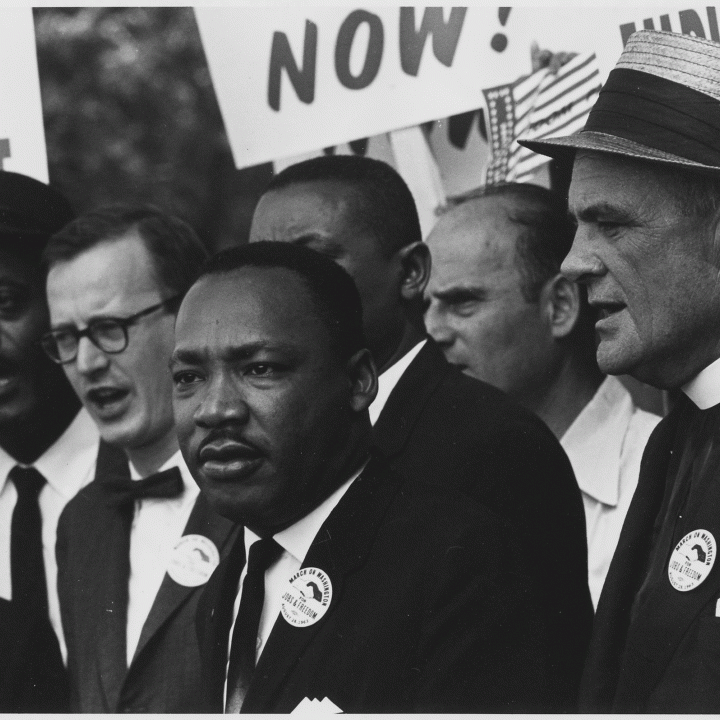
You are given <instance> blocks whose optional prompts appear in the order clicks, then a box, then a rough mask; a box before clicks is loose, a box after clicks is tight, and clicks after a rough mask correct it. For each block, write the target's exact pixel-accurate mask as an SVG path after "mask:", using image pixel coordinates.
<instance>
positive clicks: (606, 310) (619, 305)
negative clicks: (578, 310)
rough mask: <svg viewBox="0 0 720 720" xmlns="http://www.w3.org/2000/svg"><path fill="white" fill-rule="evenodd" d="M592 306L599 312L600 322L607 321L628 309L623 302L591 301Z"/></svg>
mask: <svg viewBox="0 0 720 720" xmlns="http://www.w3.org/2000/svg"><path fill="white" fill-rule="evenodd" d="M590 305H592V307H593V308H595V309H596V310H597V311H598V316H599V319H598V322H600V321H602V320H606V319H607V318H609V317H611V316H612V315H615V314H616V313H619V312H620V311H621V310H624V309H625V308H626V307H627V305H625V303H623V302H615V301H610V300H605V301H600V300H591V301H590Z"/></svg>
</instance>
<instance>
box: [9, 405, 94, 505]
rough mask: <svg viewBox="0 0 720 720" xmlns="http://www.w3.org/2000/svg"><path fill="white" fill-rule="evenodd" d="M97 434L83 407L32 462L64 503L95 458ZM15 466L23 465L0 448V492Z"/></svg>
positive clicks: (83, 477) (81, 483) (76, 487)
mask: <svg viewBox="0 0 720 720" xmlns="http://www.w3.org/2000/svg"><path fill="white" fill-rule="evenodd" d="M99 442H100V433H99V431H98V429H97V426H96V425H95V423H94V422H93V421H92V418H91V417H90V415H89V413H88V412H87V410H85V408H81V409H80V411H79V412H78V414H77V415H76V416H75V418H74V419H73V421H72V422H71V423H70V424H69V425H68V426H67V428H66V429H65V432H64V433H63V434H62V435H61V436H60V437H59V438H58V439H57V440H56V441H55V442H54V443H53V444H52V445H51V446H50V447H49V448H48V449H47V450H46V451H45V452H44V453H43V454H42V455H41V456H40V457H39V458H38V459H37V460H36V461H35V462H34V463H32V466H33V467H35V468H36V469H37V470H38V472H39V473H41V474H42V476H43V477H44V478H45V479H46V480H47V482H48V485H50V487H52V488H53V490H55V491H56V492H57V493H59V494H60V496H61V497H64V498H65V499H66V500H69V499H70V498H72V497H74V496H75V494H76V493H77V492H78V491H79V490H80V489H81V488H82V486H83V484H84V482H85V480H86V479H87V477H86V476H87V469H88V467H90V466H91V465H92V463H93V462H94V461H95V459H96V457H97V451H98V443H99ZM15 465H22V463H18V461H17V460H15V459H14V458H13V457H11V456H10V455H9V454H8V453H7V452H5V450H3V449H2V448H0V492H2V489H3V487H4V486H5V483H6V482H7V476H8V473H9V472H10V470H12V468H13V467H14V466H15Z"/></svg>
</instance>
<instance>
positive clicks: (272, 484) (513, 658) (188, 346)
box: [171, 243, 555, 712]
mask: <svg viewBox="0 0 720 720" xmlns="http://www.w3.org/2000/svg"><path fill="white" fill-rule="evenodd" d="M361 315H362V314H361V306H360V300H359V297H358V293H357V290H356V289H355V287H354V285H353V282H352V280H351V278H350V277H349V276H348V275H347V273H345V272H344V271H343V270H342V269H340V268H338V267H337V266H336V265H335V264H334V263H332V262H331V261H329V260H328V259H327V258H324V257H322V256H321V255H319V254H317V253H314V252H312V251H309V250H307V249H304V248H297V247H291V246H288V245H285V244H281V243H257V244H251V245H248V246H245V247H241V248H233V249H231V250H227V251H224V252H222V253H219V254H218V255H216V256H215V257H214V258H213V259H211V260H210V262H209V264H208V265H207V266H206V268H205V271H204V273H203V274H202V275H201V277H200V279H199V280H198V282H197V283H196V284H195V285H194V286H193V287H192V288H191V289H190V291H189V292H188V294H187V296H186V298H185V300H184V301H183V304H182V306H181V308H180V311H179V313H178V320H177V325H176V343H175V352H174V353H173V359H172V362H171V372H172V378H173V382H174V386H175V387H174V406H175V416H176V418H177V428H178V437H179V439H180V444H181V447H182V450H183V454H184V456H185V458H186V461H187V463H188V467H190V468H191V469H192V472H193V475H194V476H195V477H196V478H197V480H198V483H199V484H200V486H201V488H202V491H203V493H205V494H206V495H207V497H208V500H209V502H210V503H211V505H212V506H213V507H214V508H215V509H216V510H217V511H218V512H220V513H221V514H223V515H225V516H226V517H228V518H231V519H232V520H234V521H236V522H238V523H242V524H243V525H244V534H243V537H241V538H239V539H238V541H237V542H236V544H235V546H234V547H233V549H232V551H231V553H230V555H229V556H228V558H227V560H225V561H223V562H222V563H221V564H220V566H219V568H218V570H217V571H216V572H215V574H214V575H213V577H212V579H211V581H210V583H209V584H208V586H207V588H206V591H205V593H204V594H203V597H202V599H201V604H200V606H199V608H198V631H199V636H200V645H201V654H202V658H203V678H204V686H205V687H206V689H207V692H208V707H207V709H208V710H212V711H215V712H222V711H223V709H224V710H225V711H226V712H237V711H239V710H242V711H243V712H290V711H292V710H294V709H295V708H296V707H298V706H299V707H300V709H305V710H309V711H310V710H312V709H313V708H314V707H315V705H314V703H321V705H322V706H329V707H333V706H334V707H336V708H340V709H341V710H343V711H346V712H412V711H435V712H440V711H465V712H469V711H482V710H487V711H489V710H495V711H498V710H505V711H512V710H526V711H528V710H533V709H538V708H542V707H544V706H545V704H546V703H547V702H549V695H550V694H551V692H552V686H551V685H549V684H548V683H547V682H546V681H547V679H548V677H549V676H551V675H552V673H553V670H552V669H551V668H548V667H547V666H546V665H545V663H544V662H543V658H544V657H545V653H546V647H547V645H548V644H550V643H554V642H555V638H553V637H552V635H551V632H550V627H549V624H548V622H547V618H546V617H545V614H544V612H543V611H542V610H540V609H539V607H538V605H539V603H538V601H537V598H535V597H534V595H533V593H532V580H531V579H530V577H529V575H528V569H527V567H528V562H529V561H528V558H527V556H526V553H525V552H524V550H523V549H522V548H521V546H520V543H518V542H517V536H516V533H515V531H514V530H513V528H511V527H509V526H507V525H506V524H505V523H504V522H503V521H502V520H500V519H499V518H497V517H495V516H494V515H493V514H492V513H491V512H489V511H488V510H487V509H486V508H483V507H481V506H480V505H475V504H473V503H467V502H466V501H465V500H464V499H463V498H462V496H460V495H459V494H456V493H455V492H454V491H452V490H448V489H441V488H439V487H437V486H426V485H425V484H424V483H422V482H420V481H418V480H415V479H413V480H412V481H405V480H404V479H400V478H399V477H398V476H395V475H394V474H393V473H392V472H390V471H389V470H388V468H387V465H386V464H384V461H382V460H378V459H370V460H369V459H368V457H369V449H370V446H371V442H372V437H371V426H370V421H369V417H368V407H369V405H370V403H371V401H372V399H373V398H374V396H375V393H376V390H377V379H376V371H375V368H374V365H373V361H372V358H371V356H370V353H369V352H368V350H367V349H365V341H364V338H363V331H362V319H361ZM207 318H213V321H212V322H207ZM246 557H247V558H248V560H247V562H246V561H245V559H246Z"/></svg>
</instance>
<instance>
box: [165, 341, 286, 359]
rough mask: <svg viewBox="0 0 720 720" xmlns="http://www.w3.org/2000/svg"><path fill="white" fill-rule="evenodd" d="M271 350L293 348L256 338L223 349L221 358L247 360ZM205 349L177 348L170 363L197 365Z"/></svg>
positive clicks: (202, 357)
mask: <svg viewBox="0 0 720 720" xmlns="http://www.w3.org/2000/svg"><path fill="white" fill-rule="evenodd" d="M263 351H272V352H284V353H293V352H294V351H295V348H294V346H293V345H291V344H289V343H283V342H269V341H267V340H258V341H257V342H251V343H245V344H243V345H238V346H235V347H233V346H230V347H228V348H225V349H223V351H222V358H223V360H227V361H230V362H237V361H239V360H249V359H250V358H251V357H253V356H254V355H257V354H258V353H259V352H263ZM207 355H208V353H207V351H206V350H203V349H200V348H182V347H180V348H178V349H177V350H175V352H173V354H172V356H171V357H170V364H171V365H172V364H174V363H185V364H186V365H197V364H200V363H202V362H203V361H204V360H205V359H206V358H207Z"/></svg>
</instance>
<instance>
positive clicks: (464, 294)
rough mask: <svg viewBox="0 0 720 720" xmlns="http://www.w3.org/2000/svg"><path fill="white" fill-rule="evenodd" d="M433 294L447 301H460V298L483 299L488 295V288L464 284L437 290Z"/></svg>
mask: <svg viewBox="0 0 720 720" xmlns="http://www.w3.org/2000/svg"><path fill="white" fill-rule="evenodd" d="M433 296H434V297H436V298H437V299H438V300H443V301H445V302H458V301H459V300H483V299H485V298H486V297H487V290H486V289H485V288H483V287H480V286H475V285H472V286H464V287H453V288H447V290H437V291H435V292H434V293H433Z"/></svg>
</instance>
